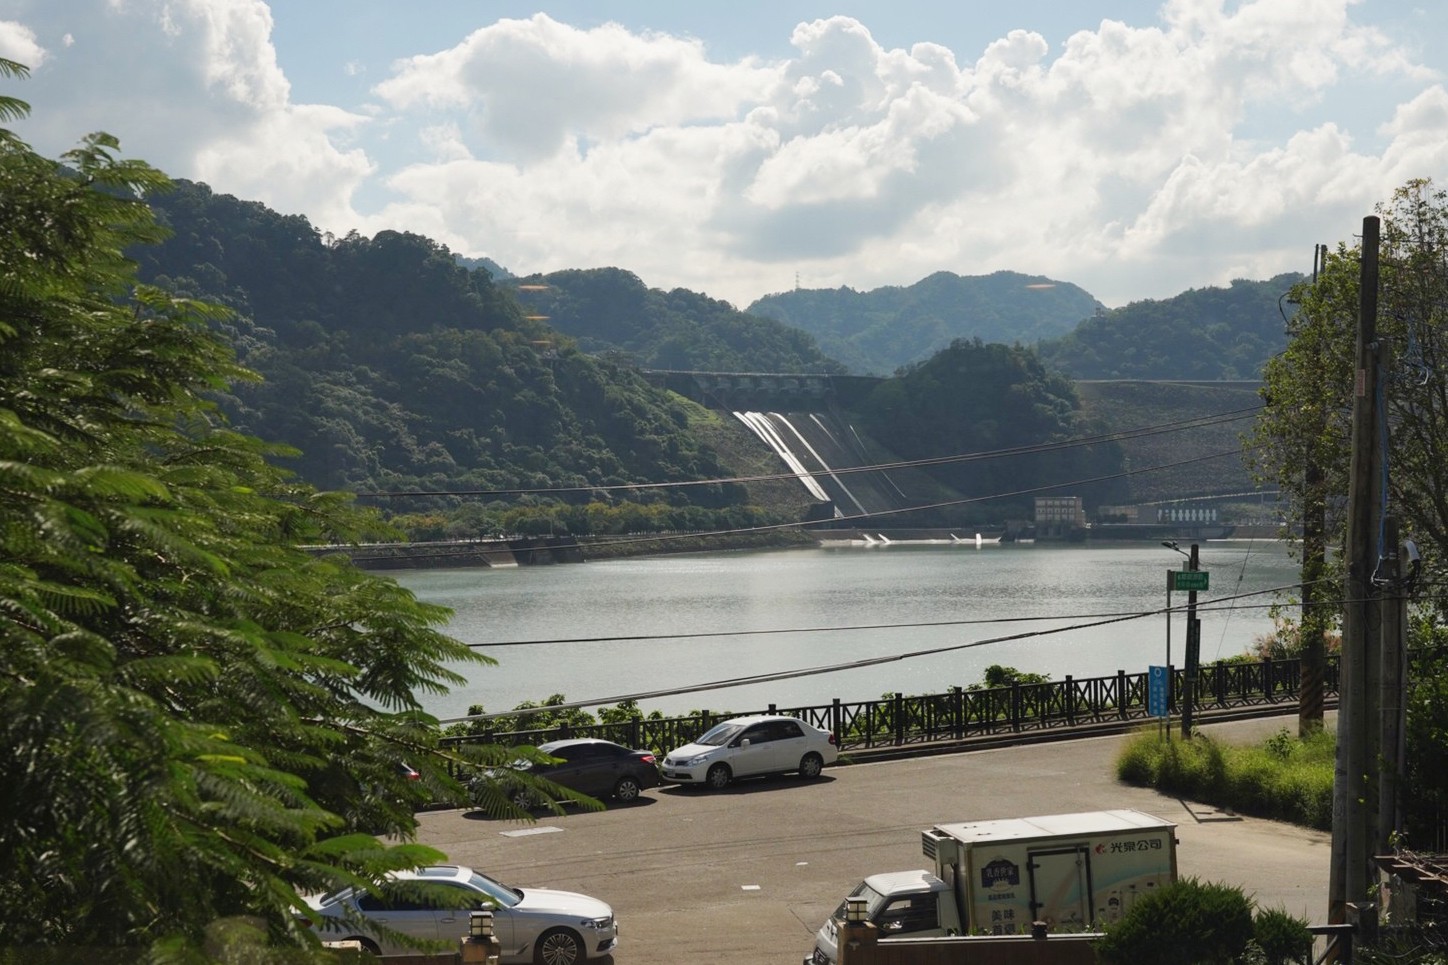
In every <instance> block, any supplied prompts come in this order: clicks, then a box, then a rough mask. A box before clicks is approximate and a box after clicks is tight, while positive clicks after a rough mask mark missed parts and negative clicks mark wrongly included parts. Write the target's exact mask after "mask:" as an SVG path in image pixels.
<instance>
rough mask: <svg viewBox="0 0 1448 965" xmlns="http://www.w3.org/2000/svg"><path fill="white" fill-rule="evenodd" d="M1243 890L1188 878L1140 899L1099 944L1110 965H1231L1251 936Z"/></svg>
mask: <svg viewBox="0 0 1448 965" xmlns="http://www.w3.org/2000/svg"><path fill="white" fill-rule="evenodd" d="M1252 935H1253V931H1252V902H1251V900H1250V899H1249V898H1248V897H1247V896H1246V895H1245V894H1244V893H1243V892H1242V889H1241V888H1235V887H1232V886H1230V885H1222V884H1211V883H1202V882H1200V881H1197V880H1196V879H1195V878H1183V879H1181V880H1180V881H1177V882H1174V883H1173V884H1170V885H1167V886H1166V887H1165V888H1162V889H1161V890H1160V891H1157V892H1154V893H1151V894H1148V895H1146V896H1145V897H1143V898H1140V899H1138V900H1137V902H1136V903H1135V904H1134V905H1132V906H1131V909H1130V910H1129V911H1128V912H1127V913H1126V915H1125V916H1123V917H1122V919H1121V920H1120V921H1118V922H1115V923H1113V924H1110V925H1108V926H1107V927H1106V932H1105V934H1104V935H1102V937H1101V938H1100V939H1099V940H1098V941H1097V942H1096V955H1097V957H1098V958H1099V959H1100V960H1101V961H1103V962H1106V963H1108V965H1229V963H1231V962H1233V961H1234V960H1235V959H1237V958H1238V957H1239V956H1241V955H1242V953H1243V952H1244V951H1246V948H1247V943H1248V942H1249V941H1251V940H1252Z"/></svg>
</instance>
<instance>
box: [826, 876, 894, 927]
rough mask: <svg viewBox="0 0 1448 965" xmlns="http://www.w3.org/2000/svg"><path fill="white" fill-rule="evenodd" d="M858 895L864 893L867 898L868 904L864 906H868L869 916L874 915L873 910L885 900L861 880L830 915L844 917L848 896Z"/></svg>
mask: <svg viewBox="0 0 1448 965" xmlns="http://www.w3.org/2000/svg"><path fill="white" fill-rule="evenodd" d="M860 895H864V896H865V898H867V899H868V900H869V904H868V905H867V906H866V907H868V908H869V914H870V915H871V917H873V916H874V914H875V912H876V911H878V910H879V909H880V905H881V904H883V903H884V901H885V896H884V895H882V894H880V893H879V892H878V891H876V890H875V889H874V888H871V887H870V886H869V885H867V884H865V883H864V882H863V881H862V882H860V883H859V884H858V885H855V890H854V891H852V892H850V894H849V896H848V897H847V898H846V899H845V900H844V901H842V902H840V907H838V908H836V909H835V913H834V915H833V916H832V917H834V918H841V919H842V918H844V917H845V911H846V905H848V903H849V900H850V898H858V897H859V896H860Z"/></svg>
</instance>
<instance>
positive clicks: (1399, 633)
mask: <svg viewBox="0 0 1448 965" xmlns="http://www.w3.org/2000/svg"><path fill="white" fill-rule="evenodd" d="M1383 540H1384V543H1385V544H1386V545H1385V546H1384V549H1385V553H1384V556H1383V561H1382V580H1381V583H1382V586H1383V587H1384V595H1385V599H1384V600H1383V619H1382V634H1383V638H1382V654H1383V663H1382V667H1383V671H1382V688H1381V693H1382V698H1381V701H1380V704H1379V708H1378V709H1379V712H1380V713H1381V715H1382V721H1381V724H1380V734H1381V736H1380V738H1379V740H1378V756H1379V761H1380V763H1379V765H1378V767H1377V771H1378V828H1377V835H1376V836H1375V837H1374V840H1373V845H1374V847H1373V851H1374V853H1376V854H1387V853H1388V852H1389V851H1391V850H1392V839H1393V833H1394V832H1395V831H1397V830H1399V829H1400V828H1401V827H1402V823H1401V821H1400V820H1399V816H1400V815H1401V813H1402V800H1401V797H1400V788H1401V787H1402V776H1403V750H1402V748H1403V741H1404V733H1403V731H1404V726H1405V720H1404V716H1403V715H1404V708H1403V683H1404V680H1405V679H1406V676H1407V667H1406V666H1405V663H1404V661H1405V658H1406V648H1405V647H1404V645H1403V631H1404V624H1405V622H1406V621H1405V620H1404V616H1405V613H1404V610H1405V609H1406V606H1407V600H1406V597H1405V596H1404V594H1403V566H1402V560H1401V558H1400V556H1399V555H1398V520H1397V517H1395V516H1389V517H1387V518H1386V519H1384V520H1383Z"/></svg>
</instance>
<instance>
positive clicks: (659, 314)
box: [518, 268, 845, 373]
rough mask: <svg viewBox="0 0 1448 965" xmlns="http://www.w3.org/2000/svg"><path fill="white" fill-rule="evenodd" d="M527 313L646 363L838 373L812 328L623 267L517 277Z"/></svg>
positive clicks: (585, 347)
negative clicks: (645, 278) (651, 284)
mask: <svg viewBox="0 0 1448 965" xmlns="http://www.w3.org/2000/svg"><path fill="white" fill-rule="evenodd" d="M518 285H519V286H521V287H520V294H521V299H522V301H523V302H524V303H525V304H526V305H527V307H528V308H529V310H530V313H532V314H537V315H544V316H547V319H548V324H549V325H550V326H552V327H553V328H555V329H557V330H558V331H560V332H562V333H563V334H565V335H568V336H570V337H572V338H574V339H576V340H577V342H578V347H579V349H581V350H582V351H585V352H589V353H600V352H618V353H622V354H623V355H625V356H626V357H627V358H628V359H629V360H631V361H633V362H635V363H636V364H638V365H640V366H642V367H644V368H650V369H675V370H684V371H701V372H811V373H841V372H844V371H845V367H844V366H843V365H841V364H840V363H839V362H836V361H834V360H833V359H830V358H826V357H825V356H824V354H822V353H821V352H820V349H819V347H818V346H817V345H816V344H815V340H814V338H813V337H812V336H810V335H808V334H806V333H805V332H803V331H801V330H799V329H798V328H792V327H790V326H788V325H784V324H781V323H780V322H777V321H775V320H774V319H771V318H763V317H760V316H757V315H746V314H744V313H742V312H740V311H738V310H736V309H735V308H734V307H733V306H732V305H730V304H729V303H728V302H723V301H719V300H717V299H713V298H709V297H708V296H706V295H700V294H698V293H697V292H691V291H688V290H687V289H683V288H676V289H674V290H673V291H669V292H665V291H660V290H659V289H657V288H648V287H646V286H645V285H644V283H643V282H642V281H640V280H639V279H638V277H637V276H636V275H634V274H632V273H631V272H627V271H624V270H623V269H621V268H594V269H589V270H586V271H582V270H579V271H559V272H554V273H552V274H550V275H541V276H540V275H534V276H531V277H528V278H521V279H518Z"/></svg>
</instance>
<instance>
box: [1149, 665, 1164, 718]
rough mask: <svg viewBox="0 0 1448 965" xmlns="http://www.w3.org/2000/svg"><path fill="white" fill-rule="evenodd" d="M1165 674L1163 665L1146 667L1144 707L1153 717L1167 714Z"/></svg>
mask: <svg viewBox="0 0 1448 965" xmlns="http://www.w3.org/2000/svg"><path fill="white" fill-rule="evenodd" d="M1166 695H1167V676H1166V668H1165V667H1148V668H1146V709H1147V712H1148V713H1150V714H1151V716H1153V717H1165V716H1167V710H1166Z"/></svg>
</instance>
